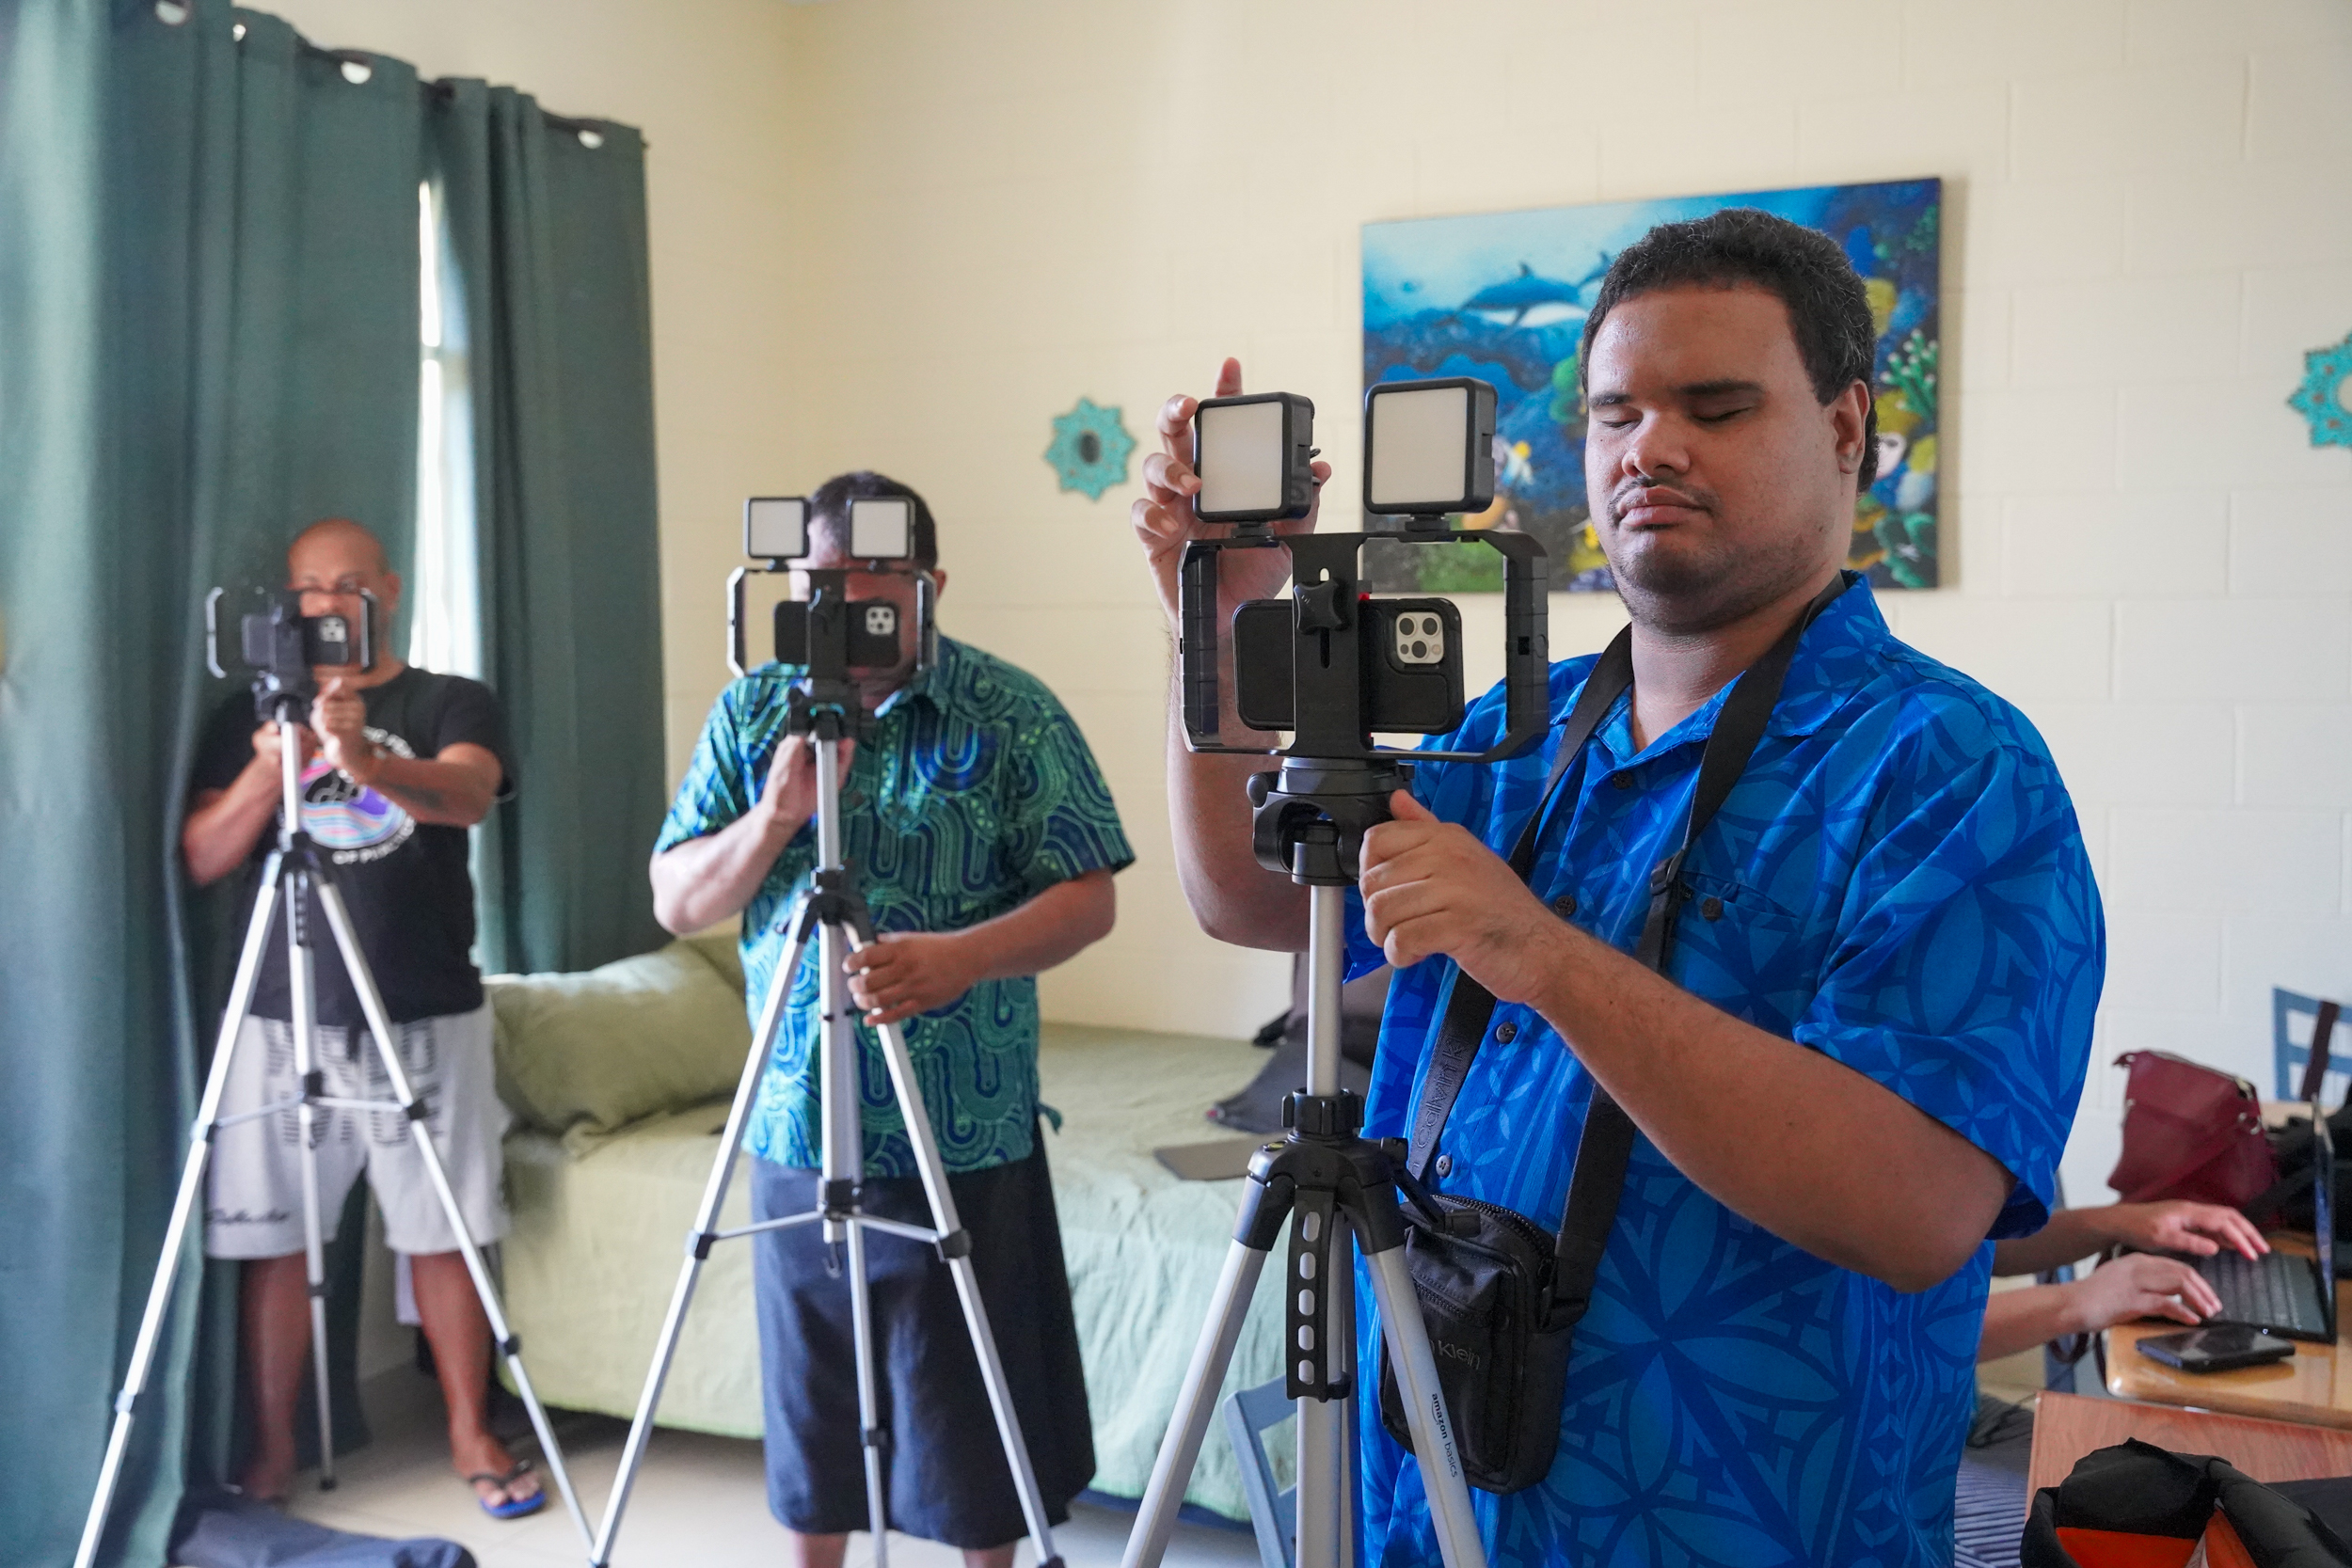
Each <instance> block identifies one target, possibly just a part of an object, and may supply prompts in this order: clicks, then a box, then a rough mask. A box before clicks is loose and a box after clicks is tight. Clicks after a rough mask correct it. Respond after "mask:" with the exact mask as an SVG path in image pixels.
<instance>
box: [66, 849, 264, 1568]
mask: <svg viewBox="0 0 2352 1568" xmlns="http://www.w3.org/2000/svg"><path fill="white" fill-rule="evenodd" d="M277 911H278V856H277V855H276V854H272V855H271V856H270V858H269V863H268V864H267V865H265V866H264V867H262V883H261V891H260V893H259V894H258V895H256V896H255V898H254V900H253V918H252V919H251V921H250V922H248V923H247V925H246V935H245V949H244V951H243V952H242V953H241V954H239V956H238V958H237V978H236V981H235V983H234V984H232V985H231V986H230V988H229V1008H228V1010H227V1011H226V1012H224V1013H222V1014H221V1020H220V1034H219V1036H218V1037H217V1038H216V1039H215V1041H214V1044H213V1065H212V1069H211V1070H210V1071H209V1072H208V1073H207V1074H206V1075H205V1079H204V1096H203V1099H202V1100H200V1101H198V1103H197V1111H196V1124H195V1126H194V1127H193V1128H192V1129H191V1130H190V1132H189V1134H188V1157H187V1160H186V1162H185V1163H184V1164H182V1165H181V1167H180V1192H179V1196H176V1197H174V1198H173V1199H172V1204H171V1219H170V1222H169V1223H168V1224H167V1225H166V1226H165V1227H164V1246H163V1252H162V1255H161V1256H160V1257H158V1258H157V1259H156V1260H155V1277H154V1278H153V1280H152V1281H151V1282H150V1283H149V1285H148V1288H147V1309H146V1310H145V1311H144V1312H142V1313H140V1314H139V1332H138V1338H136V1339H135V1340H133V1341H132V1344H131V1364H130V1367H129V1368H128V1369H127V1370H125V1371H124V1372H123V1374H122V1391H121V1392H120V1393H119V1394H117V1395H116V1396H115V1419H114V1430H113V1431H112V1432H110V1433H107V1434H106V1457H105V1460H104V1461H103V1463H102V1464H101V1465H99V1468H98V1490H97V1492H96V1493H95V1494H93V1495H92V1496H91V1497H90V1503H89V1515H88V1517H87V1518H86V1519H85V1520H83V1522H82V1542H81V1544H80V1545H79V1546H78V1547H76V1548H75V1549H74V1553H73V1568H90V1565H91V1563H93V1562H94V1561H96V1560H97V1557H98V1542H99V1538H100V1536H101V1535H102V1534H103V1532H104V1530H105V1528H106V1513H107V1510H108V1509H109V1508H111V1507H112V1506H113V1503H114V1496H115V1484H116V1482H117V1481H119V1480H120V1479H121V1476H122V1459H123V1455H124V1453H125V1452H126V1451H127V1450H128V1449H129V1446H130V1441H131V1423H132V1421H133V1420H134V1419H135V1405H136V1404H137V1402H138V1399H139V1395H140V1394H141V1393H143V1392H144V1391H145V1390H146V1387H147V1379H148V1374H149V1373H150V1372H151V1370H153V1367H154V1364H155V1346H156V1343H157V1342H158V1341H159V1340H160V1339H161V1338H163V1328H164V1315H165V1314H166V1313H167V1312H168V1311H169V1310H170V1309H171V1295H172V1291H173V1289H174V1288H175V1287H176V1285H177V1284H178V1282H179V1278H180V1261H181V1255H182V1254H183V1252H184V1251H186V1249H187V1240H188V1226H189V1222H190V1221H191V1220H192V1219H193V1218H194V1217H195V1214H196V1206H197V1204H198V1203H199V1202H200V1201H202V1199H203V1196H204V1171H205V1167H206V1166H207V1165H208V1164H210V1163H211V1159H212V1153H213V1132H214V1129H213V1123H214V1122H215V1121H216V1120H218V1119H219V1117H220V1100H221V1095H222V1094H223V1093H224V1092H225V1091H226V1090H227V1089H228V1086H229V1062H230V1057H231V1056H233V1055H235V1053H236V1049H237V1031H238V1029H239V1028H240V1027H242V1026H243V1024H244V1023H245V1014H246V1008H247V1007H249V1006H252V1003H253V984H254V981H255V980H256V979H257V978H258V977H259V976H260V974H261V973H262V954H263V953H264V952H266V951H267V950H268V947H269V927H270V921H271V920H272V918H274V917H275V915H276V913H277Z"/></svg>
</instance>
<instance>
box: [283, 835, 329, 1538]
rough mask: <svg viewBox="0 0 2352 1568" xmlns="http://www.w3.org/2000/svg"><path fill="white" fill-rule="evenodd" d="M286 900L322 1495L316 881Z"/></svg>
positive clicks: (325, 1421)
mask: <svg viewBox="0 0 2352 1568" xmlns="http://www.w3.org/2000/svg"><path fill="white" fill-rule="evenodd" d="M293 881H294V886H293V891H292V892H291V893H290V894H289V895H288V896H287V900H286V973H287V975H288V978H289V983H290V986H291V989H292V991H293V997H294V1076H295V1077H296V1078H297V1079H299V1080H300V1081H301V1084H302V1100H301V1102H300V1103H299V1104H297V1105H296V1106H295V1107H294V1119H295V1122H296V1124H297V1125H298V1126H299V1127H300V1129H301V1136H302V1272H303V1277H304V1278H305V1279H306V1280H307V1281H308V1282H309V1285H310V1376H311V1386H312V1388H313V1390H314V1392H315V1396H316V1398H315V1402H316V1403H317V1405H318V1417H319V1490H320V1491H322V1492H332V1491H333V1490H334V1489H335V1415H334V1409H333V1394H332V1391H331V1386H330V1385H329V1383H328V1379H327V1372H326V1241H325V1237H326V1225H325V1223H324V1220H323V1216H322V1215H321V1214H320V1212H319V1146H318V1116H319V1113H318V1107H317V1106H316V1105H314V1104H312V1103H311V1101H312V1098H313V1097H314V1096H315V1095H317V1093H318V1092H319V1056H318V976H317V974H316V972H315V971H314V970H313V968H312V967H311V961H310V929H309V925H310V915H309V911H308V908H307V905H308V900H307V899H305V898H304V896H303V891H304V889H305V888H308V887H312V886H316V887H319V888H320V890H321V892H324V891H325V885H324V884H323V883H318V882H314V881H313V880H312V879H311V877H310V873H309V872H307V871H296V872H295V873H294V879H293Z"/></svg>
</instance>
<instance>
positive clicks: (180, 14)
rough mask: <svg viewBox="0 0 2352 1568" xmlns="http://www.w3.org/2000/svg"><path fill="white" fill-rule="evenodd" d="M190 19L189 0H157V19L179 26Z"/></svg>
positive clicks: (171, 25) (163, 22)
mask: <svg viewBox="0 0 2352 1568" xmlns="http://www.w3.org/2000/svg"><path fill="white" fill-rule="evenodd" d="M187 19H188V7H187V0H155V20H156V21H158V22H160V23H162V24H164V25H165V26H167V27H177V26H179V25H180V24H182V23H183V22H185V21H187Z"/></svg>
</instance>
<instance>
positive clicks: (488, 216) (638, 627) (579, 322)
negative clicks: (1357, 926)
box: [427, 80, 666, 970]
mask: <svg viewBox="0 0 2352 1568" xmlns="http://www.w3.org/2000/svg"><path fill="white" fill-rule="evenodd" d="M428 121H429V130H428V136H427V160H428V163H429V164H430V166H431V167H432V169H433V171H434V176H435V178H436V179H437V181H438V182H440V186H441V190H442V194H443V199H444V201H445V202H446V203H447V212H448V214H449V231H450V245H451V248H452V251H453V254H454V256H455V259H456V265H457V271H458V274H459V277H460V279H461V288H462V291H463V293H464V316H465V322H464V332H465V347H466V354H467V366H468V373H469V378H470V385H471V387H472V391H473V439H474V484H475V509H476V529H477V536H478V538H479V541H480V572H481V583H482V606H483V622H484V649H485V664H486V666H487V673H488V675H489V679H490V684H491V685H492V686H493V687H495V688H496V689H498V691H499V692H500V693H501V695H502V696H503V697H504V698H505V700H506V704H507V713H508V717H509V720H510V721H511V722H512V724H513V726H514V743H515V753H516V771H517V773H518V774H519V775H520V779H519V784H520V787H519V790H518V792H517V795H516V799H515V800H512V801H511V802H509V803H508V804H507V806H506V807H505V808H504V809H503V810H501V812H499V813H497V814H496V815H494V816H492V818H491V820H490V821H489V822H488V823H487V824H485V831H484V836H483V844H482V847H481V849H480V852H479V853H478V854H477V856H476V859H475V864H476V867H477V871H478V874H479V876H480V878H481V881H482V890H481V896H482V907H483V910H484V913H485V919H484V928H483V933H482V947H483V954H484V958H485V962H486V963H487V964H488V966H489V967H491V968H492V969H503V970H559V969H586V968H590V967H592V966H594V965H596V964H600V963H604V962H606V961H608V960H610V959H612V958H625V957H627V956H628V955H629V954H631V953H642V952H644V951H645V950H646V949H647V948H650V947H653V946H656V945H658V944H659V943H660V942H661V940H662V933H661V930H660V927H658V926H657V925H656V924H655V922H654V918H653V900H652V895H651V891H650V889H649V887H648V885H647V882H646V878H645V858H646V856H647V855H648V854H650V853H651V852H652V848H653V840H654V834H655V832H657V831H658V829H659V828H660V821H661V814H662V810H663V805H664V794H665V787H664V786H665V783H666V779H665V768H666V764H665V761H664V752H663V746H662V734H661V726H662V707H661V639H660V626H661V602H660V550H659V545H658V540H657V536H656V523H657V506H656V499H655V490H654V462H653V364H652V336H651V326H650V317H649V308H648V303H647V299H648V290H647V284H646V276H645V255H646V250H645V150H644V141H643V140H642V139H641V138H640V136H639V135H638V134H637V133H636V132H635V131H633V130H630V129H629V128H628V127H627V126H622V125H613V124H610V123H607V122H604V121H580V120H565V119H556V118H555V117H552V116H549V115H547V114H544V113H542V112H541V110H540V109H539V106H538V104H537V103H534V102H533V101H532V99H531V98H530V97H528V96H527V95H525V94H523V93H519V92H516V91H515V90H513V89H512V88H508V87H488V86H486V85H485V84H484V83H482V82H478V81H467V80H456V81H446V82H442V83H439V84H437V89H436V91H435V93H434V95H433V97H432V99H431V100H430V101H429V110H428Z"/></svg>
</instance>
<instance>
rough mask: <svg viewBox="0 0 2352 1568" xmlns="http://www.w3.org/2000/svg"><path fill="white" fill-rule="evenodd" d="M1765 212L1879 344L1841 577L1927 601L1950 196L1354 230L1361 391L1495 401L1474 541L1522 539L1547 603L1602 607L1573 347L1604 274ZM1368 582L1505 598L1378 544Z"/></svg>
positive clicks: (1478, 565)
mask: <svg viewBox="0 0 2352 1568" xmlns="http://www.w3.org/2000/svg"><path fill="white" fill-rule="evenodd" d="M1726 207H1760V208H1762V209H1764V210H1765V211H1766V212H1769V213H1776V214H1779V215H1781V216H1782V217H1785V218H1788V219H1789V220H1791V221H1793V222H1796V223H1802V224H1805V225H1808V226H1810V227H1812V228H1815V229H1819V230H1821V231H1822V232H1823V233H1825V234H1827V235H1829V236H1830V238H1832V239H1834V240H1836V242H1837V243H1838V245H1840V246H1842V247H1843V248H1844V250H1845V252H1846V256H1847V259H1848V260H1850V261H1852V262H1853V265H1854V270H1855V271H1857V272H1859V273H1860V274H1861V275H1862V278H1863V286H1864V288H1865V289H1866V290H1867V293H1868V294H1869V300H1870V312H1871V316H1872V319H1873V321H1874V323H1875V325H1877V327H1878V335H1879V342H1878V359H1877V363H1876V365H1875V366H1874V367H1873V386H1872V388H1871V390H1872V391H1873V392H1874V393H1875V394H1876V396H1877V399H1878V415H1879V472H1878V480H1877V483H1874V484H1872V485H1871V487H1870V488H1869V489H1868V490H1867V491H1866V492H1864V493H1863V495H1862V497H1861V498H1860V500H1859V502H1858V504H1857V506H1856V508H1855V513H1854V525H1853V544H1852V548H1851V553H1850V554H1849V556H1848V562H1849V564H1851V566H1853V567H1854V568H1855V569H1856V570H1858V571H1862V572H1865V573H1867V574H1868V576H1869V578H1870V580H1871V581H1872V582H1873V583H1875V584H1878V585H1879V586H1881V587H1890V588H1932V587H1934V586H1935V585H1936V581H1937V570H1936V548H1935V527H1936V483H1935V474H1936V460H1937V451H1936V449H1937V446H1938V442H1937V439H1936V433H1937V423H1936V412H1937V399H1936V358H1937V346H1938V338H1939V336H1940V333H1941V321H1940V317H1939V311H1938V309H1937V297H1938V296H1937V267H1936V256H1937V248H1938V247H1937V239H1938V220H1939V218H1940V216H1941V214H1942V209H1943V185H1942V182H1941V181H1936V180H1903V181H1894V182H1886V183H1883V184H1871V185H1821V186H1815V187H1813V188H1810V189H1806V190H1794V191H1759V192H1751V193H1748V194H1744V195H1737V196H1695V197H1677V198H1670V199H1665V200H1658V201H1624V202H1614V203H1610V204H1607V205H1599V206H1589V207H1552V208H1545V209H1541V210H1537V211H1533V212H1520V213H1488V214H1477V215H1474V216H1469V217H1449V218H1420V219H1414V220H1410V221H1406V222H1400V223H1371V224H1366V225H1365V226H1364V254H1363V261H1364V382H1365V384H1366V385H1367V386H1369V385H1371V384H1372V383H1374V382H1376V381H1411V380H1415V379H1417V378H1420V377H1422V376H1433V375H1475V376H1481V377H1484V378H1485V379H1486V380H1488V381H1491V382H1493V383H1494V385H1495V388H1496V390H1497V392H1498V393H1499V394H1500V405H1499V406H1498V408H1497V410H1496V417H1495V418H1496V423H1495V429H1496V436H1495V460H1496V461H1495V481H1496V483H1495V502H1494V505H1493V506H1492V507H1490V508H1488V509H1487V510H1486V512H1484V513H1482V514H1480V515H1477V516H1475V517H1467V518H1463V519H1462V520H1461V521H1462V523H1463V526H1465V527H1467V528H1471V529H1481V528H1505V529H1519V530H1523V531H1526V532H1528V533H1532V534H1534V536H1535V537H1537V538H1538V539H1541V540H1542V541H1543V543H1544V547H1545V548H1546V549H1547V550H1548V551H1549V552H1550V556H1551V577H1552V585H1553V587H1554V588H1560V587H1566V588H1569V589H1581V590H1586V591H1606V590H1607V589H1609V588H1610V587H1611V583H1610V580H1609V566H1608V563H1607V562H1604V561H1603V560H1602V559H1601V554H1600V547H1599V545H1598V544H1597V541H1596V539H1595V537H1594V532H1593V526H1592V515H1591V511H1590V508H1589V502H1588V499H1587V498H1586V496H1585V493H1584V408H1583V403H1582V399H1581V396H1580V395H1579V392H1578V388H1577V363H1576V356H1577V346H1578V341H1579V339H1580V338H1581V335H1582V333H1583V330H1584V316H1585V312H1586V311H1587V310H1588V309H1591V307H1592V303H1593V300H1594V297H1595V295H1596V294H1597V293H1598V292H1599V290H1600V280H1601V277H1602V275H1603V274H1604V273H1606V272H1607V271H1608V270H1609V263H1610V261H1611V260H1612V259H1613V258H1614V257H1615V256H1616V254H1617V252H1619V251H1620V250H1622V249H1624V248H1625V247H1626V246H1627V245H1629V244H1631V243H1632V242H1633V241H1634V240H1636V239H1639V238H1640V237H1641V236H1642V235H1643V234H1644V233H1645V232H1646V231H1647V230H1649V229H1650V228H1651V227H1652V226H1653V225H1656V224H1660V223H1667V222H1673V221H1677V220H1684V219H1690V218H1697V217H1704V216H1706V215H1707V214H1709V213H1714V212H1720V211H1721V210H1723V209H1724V208H1726ZM1365 564H1366V567H1367V570H1368V573H1369V575H1370V576H1371V578H1373V580H1374V581H1375V583H1376V585H1377V586H1379V587H1380V588H1383V589H1386V590H1390V591H1394V592H1406V593H1411V592H1420V593H1453V592H1457V591H1461V590H1477V589H1500V588H1501V587H1502V556H1500V555H1499V554H1497V553H1496V552H1495V551H1493V550H1490V549H1487V548H1486V547H1485V546H1477V545H1466V546H1405V545H1388V544H1375V546H1372V547H1371V548H1370V549H1369V550H1368V551H1367V552H1366V556H1365Z"/></svg>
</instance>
